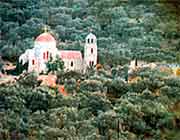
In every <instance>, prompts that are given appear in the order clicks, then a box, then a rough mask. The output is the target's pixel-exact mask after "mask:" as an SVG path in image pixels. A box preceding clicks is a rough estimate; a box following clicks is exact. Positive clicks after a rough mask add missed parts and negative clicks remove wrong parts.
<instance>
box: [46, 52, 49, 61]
mask: <svg viewBox="0 0 180 140" xmlns="http://www.w3.org/2000/svg"><path fill="white" fill-rule="evenodd" d="M46 59H49V52H48V51H47V52H46Z"/></svg>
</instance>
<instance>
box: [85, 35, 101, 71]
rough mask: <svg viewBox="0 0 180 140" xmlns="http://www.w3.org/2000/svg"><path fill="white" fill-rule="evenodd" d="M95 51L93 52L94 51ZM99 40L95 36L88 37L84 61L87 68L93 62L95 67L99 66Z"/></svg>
mask: <svg viewBox="0 0 180 140" xmlns="http://www.w3.org/2000/svg"><path fill="white" fill-rule="evenodd" d="M92 49H93V51H92ZM97 55H98V54H97V39H96V37H95V35H93V34H89V35H88V36H87V37H86V44H85V47H84V61H85V66H86V67H90V62H93V66H96V64H97Z"/></svg>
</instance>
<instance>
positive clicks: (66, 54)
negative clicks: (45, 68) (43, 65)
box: [59, 50, 82, 59]
mask: <svg viewBox="0 0 180 140" xmlns="http://www.w3.org/2000/svg"><path fill="white" fill-rule="evenodd" d="M59 55H60V58H61V59H82V54H81V52H80V51H69V50H65V51H60V52H59Z"/></svg>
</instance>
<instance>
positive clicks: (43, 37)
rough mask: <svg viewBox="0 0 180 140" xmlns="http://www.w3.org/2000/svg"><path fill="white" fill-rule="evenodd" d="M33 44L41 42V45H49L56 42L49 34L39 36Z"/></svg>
mask: <svg viewBox="0 0 180 140" xmlns="http://www.w3.org/2000/svg"><path fill="white" fill-rule="evenodd" d="M35 42H43V43H50V42H54V43H55V42H56V40H55V38H54V37H53V36H52V35H51V34H50V33H47V32H46V33H42V34H40V35H39V36H38V37H37V38H36V40H35Z"/></svg>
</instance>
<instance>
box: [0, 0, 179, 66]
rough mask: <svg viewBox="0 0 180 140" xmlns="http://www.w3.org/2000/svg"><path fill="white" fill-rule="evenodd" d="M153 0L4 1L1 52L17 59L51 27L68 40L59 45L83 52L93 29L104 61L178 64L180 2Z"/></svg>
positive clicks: (1, 5)
mask: <svg viewBox="0 0 180 140" xmlns="http://www.w3.org/2000/svg"><path fill="white" fill-rule="evenodd" d="M153 1H154V0H149V1H148V2H147V1H145V0H144V1H140V2H138V1H136V0H128V1H122V0H112V1H111V0H98V1H96V0H78V1H76V0H61V1H57V0H48V1H45V0H38V1H36V0H25V1H19V0H10V1H1V2H0V17H1V18H0V25H1V26H0V31H1V38H0V51H1V55H2V57H3V58H4V59H8V60H11V61H14V60H17V58H18V56H19V55H20V54H21V53H22V52H24V51H25V50H26V49H27V48H32V47H33V40H34V38H35V37H37V36H38V35H39V34H40V33H42V32H43V28H44V25H47V26H48V27H49V29H50V32H52V33H53V34H54V36H55V37H56V39H57V40H58V42H66V43H65V44H62V45H61V43H60V44H59V45H58V48H63V49H79V50H81V51H82V50H83V45H82V43H83V42H84V38H85V36H86V35H87V34H88V31H89V30H90V29H92V30H93V32H94V33H95V34H96V35H97V37H98V48H99V62H100V63H102V64H109V65H110V64H111V65H118V64H121V65H123V64H126V63H127V62H128V61H129V60H131V59H132V58H135V57H136V58H138V59H143V60H147V61H166V62H174V61H176V55H177V58H178V56H179V55H178V54H176V51H179V48H180V46H179V45H180V40H179V37H180V34H179V21H180V18H179V12H178V11H179V5H178V3H175V2H178V1H177V0H173V2H174V3H168V2H172V1H171V0H159V2H155V1H154V2H153ZM174 5H175V6H174ZM177 60H178V59H177Z"/></svg>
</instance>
